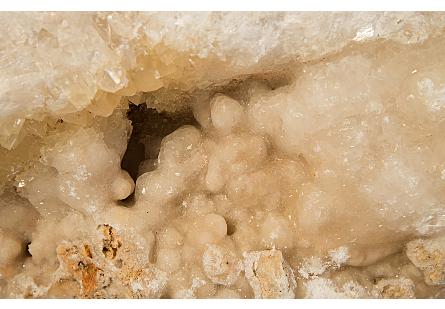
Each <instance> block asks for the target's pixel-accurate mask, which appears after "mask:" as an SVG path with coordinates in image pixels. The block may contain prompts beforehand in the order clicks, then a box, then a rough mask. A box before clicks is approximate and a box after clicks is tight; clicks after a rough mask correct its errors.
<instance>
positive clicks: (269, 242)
mask: <svg viewBox="0 0 445 309" xmlns="http://www.w3.org/2000/svg"><path fill="white" fill-rule="evenodd" d="M260 237H261V240H262V242H263V244H264V245H265V246H267V247H268V248H276V249H280V250H282V249H284V248H291V247H292V245H293V238H294V237H293V228H292V226H291V222H290V221H289V219H287V218H286V217H284V216H282V215H272V214H268V215H267V216H266V217H265V218H264V219H263V221H262V224H261V226H260Z"/></svg>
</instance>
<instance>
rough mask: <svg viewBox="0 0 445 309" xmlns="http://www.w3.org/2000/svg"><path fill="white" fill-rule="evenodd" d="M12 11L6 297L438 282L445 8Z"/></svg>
mask: <svg viewBox="0 0 445 309" xmlns="http://www.w3.org/2000/svg"><path fill="white" fill-rule="evenodd" d="M4 14H10V15H5V16H13V17H14V18H16V19H17V20H20V22H19V23H16V24H13V23H11V22H10V21H8V18H6V17H5V18H2V19H0V20H1V23H2V25H1V27H3V28H2V29H3V30H2V31H6V30H7V33H8V36H4V37H2V40H3V41H4V45H5V46H6V47H5V48H4V49H3V50H2V51H1V53H3V54H2V58H1V59H2V61H4V62H5V64H4V65H3V68H2V70H1V72H0V74H1V75H0V76H1V78H2V80H3V81H4V83H3V84H2V85H3V86H2V90H1V91H2V92H0V124H1V132H0V135H1V145H2V146H3V147H4V148H2V149H1V151H2V154H1V165H0V168H1V169H2V174H0V175H1V176H2V177H3V176H4V177H3V178H2V179H0V180H1V181H2V183H3V187H2V190H1V191H2V192H3V193H2V196H1V201H0V296H1V297H16V298H21V297H25V298H45V297H50V298H54V297H58V298H60V297H83V298H114V297H118V298H126V297H132V298H159V297H161V298H426V297H428V298H430V297H439V298H441V297H444V295H445V290H444V286H445V271H444V265H445V264H444V263H445V258H444V257H445V249H444V247H445V245H444V240H443V234H444V233H445V212H444V205H443V203H444V198H445V195H444V192H445V155H444V152H445V140H444V130H445V121H444V120H445V99H444V98H445V75H444V73H443V72H445V61H444V60H445V59H444V57H445V56H444V55H445V47H444V46H445V45H444V44H443V41H444V39H443V31H444V27H445V15H444V14H442V13H371V12H370V13H242V14H243V18H240V16H241V15H240V14H241V13H103V12H102V13H69V14H68V13H26V14H25V13H4ZM9 18H10V17H9ZM5 33H6V32H5ZM14 48H15V49H14ZM13 51H14V52H13ZM279 69H288V70H289V72H291V73H290V75H292V76H293V78H292V82H291V83H290V84H287V85H284V84H283V85H280V87H270V86H267V85H268V84H267V83H265V82H262V81H261V80H258V78H257V77H256V78H257V79H254V78H253V77H252V80H253V82H252V83H250V84H248V85H247V86H246V85H241V84H240V85H238V86H236V87H235V90H233V89H232V90H233V91H232V92H229V93H227V92H225V91H217V90H214V92H213V93H211V94H209V95H207V96H206V95H202V96H199V93H201V92H199V91H195V92H194V90H196V89H198V90H199V89H200V88H205V87H207V86H209V87H208V88H206V89H217V87H216V86H214V84H213V82H219V84H218V85H224V83H226V84H227V83H229V82H228V81H227V78H231V77H234V76H237V75H239V74H247V76H257V75H254V74H253V73H261V72H266V71H271V72H272V73H271V74H272V76H273V74H275V73H276V72H278V71H277V70H279ZM212 85H213V86H212ZM212 87H213V88H212ZM160 88H162V89H164V90H163V92H164V93H165V94H164V95H163V96H159V97H158V102H157V103H156V104H158V105H156V104H155V105H153V106H149V107H158V109H165V110H167V111H168V110H174V109H175V108H177V107H179V106H181V107H183V105H185V106H186V107H187V108H190V109H192V111H193V115H194V117H195V119H196V121H197V125H185V126H182V127H180V128H179V129H177V130H175V131H174V132H173V133H171V134H169V135H167V136H165V137H164V138H163V139H162V143H161V145H160V151H159V155H158V157H157V159H156V160H153V158H151V157H150V158H149V157H146V160H145V161H142V162H141V163H140V165H139V166H140V168H139V173H138V174H139V177H138V178H137V180H136V183H134V182H133V179H132V178H131V177H130V176H129V174H128V172H127V171H124V170H123V169H122V168H121V161H122V158H123V156H124V154H125V151H126V147H127V143H128V140H129V138H130V135H131V131H132V129H131V123H130V121H129V120H128V119H127V117H126V111H127V110H128V108H129V105H128V104H129V103H128V101H127V100H126V99H128V100H130V99H131V102H133V101H134V102H133V103H137V104H139V103H143V102H142V101H143V100H142V98H143V97H144V95H143V94H141V91H143V92H152V93H156V92H153V91H155V90H158V89H160ZM271 88H274V89H271ZM218 89H219V88H218ZM221 89H222V88H221ZM178 91H185V92H187V93H188V95H189V96H191V97H193V96H194V95H195V94H196V93H198V95H197V97H195V98H194V99H193V100H191V101H181V102H179V101H180V100H179V101H178V100H177V101H175V102H176V103H175V104H177V105H175V104H171V103H168V102H170V101H169V99H166V98H172V97H174V96H175V94H177V93H178ZM154 96H156V95H154ZM162 98H163V99H164V100H165V101H162ZM169 104H170V105H169ZM148 140H149V139H143V138H142V139H141V143H143V142H144V141H145V142H146V145H145V147H146V153H148V152H152V150H151V149H147V148H149V147H153V146H151V144H150V143H149V142H147V141H148ZM133 191H134V200H135V202H134V205H133V204H131V203H130V202H128V201H127V202H125V201H123V200H125V199H126V198H127V197H129V196H130V195H131V194H132V193H133Z"/></svg>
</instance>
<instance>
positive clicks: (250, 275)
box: [244, 249, 297, 299]
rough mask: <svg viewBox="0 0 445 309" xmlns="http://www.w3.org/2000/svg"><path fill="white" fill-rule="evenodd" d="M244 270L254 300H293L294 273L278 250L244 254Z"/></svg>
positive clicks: (295, 285) (295, 284)
mask: <svg viewBox="0 0 445 309" xmlns="http://www.w3.org/2000/svg"><path fill="white" fill-rule="evenodd" d="M244 270H245V275H246V278H247V280H248V281H249V284H250V286H251V287H252V289H253V291H254V294H255V298H263V299H276V298H295V294H294V289H295V288H296V287H297V283H296V281H295V277H294V272H293V270H292V268H291V267H290V265H289V264H288V263H287V262H286V261H285V260H284V259H283V254H282V253H281V251H279V250H275V249H272V250H265V251H253V252H250V253H244Z"/></svg>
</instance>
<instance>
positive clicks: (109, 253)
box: [99, 224, 122, 260]
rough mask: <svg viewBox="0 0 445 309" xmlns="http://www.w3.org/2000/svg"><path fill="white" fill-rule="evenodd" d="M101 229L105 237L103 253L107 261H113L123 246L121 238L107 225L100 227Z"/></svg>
mask: <svg viewBox="0 0 445 309" xmlns="http://www.w3.org/2000/svg"><path fill="white" fill-rule="evenodd" d="M99 229H101V230H102V233H103V235H104V239H103V241H102V242H103V249H102V253H103V254H104V256H105V259H107V260H113V259H114V258H115V257H116V255H117V251H118V250H119V248H120V247H121V246H122V241H121V238H120V236H119V235H118V234H117V233H116V230H115V229H114V228H113V227H111V226H109V225H107V224H104V225H99Z"/></svg>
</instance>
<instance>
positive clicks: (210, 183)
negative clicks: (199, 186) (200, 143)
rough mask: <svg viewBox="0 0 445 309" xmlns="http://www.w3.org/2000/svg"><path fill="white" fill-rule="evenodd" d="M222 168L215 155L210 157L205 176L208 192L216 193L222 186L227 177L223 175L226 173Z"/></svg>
mask: <svg viewBox="0 0 445 309" xmlns="http://www.w3.org/2000/svg"><path fill="white" fill-rule="evenodd" d="M222 169H223V167H222V164H221V161H220V160H219V159H218V158H217V157H216V156H212V157H210V159H209V164H208V165H207V174H206V178H205V181H206V187H207V190H209V191H210V192H213V193H218V192H220V191H221V190H222V189H223V188H224V185H225V182H226V178H227V177H224V176H226V175H224V174H223V170H222Z"/></svg>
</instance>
